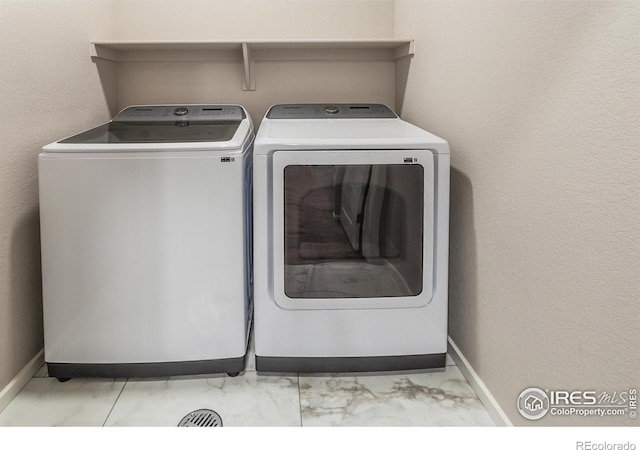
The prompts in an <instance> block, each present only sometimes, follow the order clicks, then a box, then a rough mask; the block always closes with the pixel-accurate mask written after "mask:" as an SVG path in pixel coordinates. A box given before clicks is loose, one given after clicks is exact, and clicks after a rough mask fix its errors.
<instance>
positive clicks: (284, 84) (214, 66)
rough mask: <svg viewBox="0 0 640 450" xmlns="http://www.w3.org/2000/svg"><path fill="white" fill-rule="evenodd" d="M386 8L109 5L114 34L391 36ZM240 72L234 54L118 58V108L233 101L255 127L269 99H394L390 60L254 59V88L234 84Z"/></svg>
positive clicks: (333, 3)
mask: <svg viewBox="0 0 640 450" xmlns="http://www.w3.org/2000/svg"><path fill="white" fill-rule="evenodd" d="M393 10H394V4H393V1H390V0H374V1H370V0H355V1H353V0H350V1H345V0H322V1H309V0H269V1H264V0H243V1H237V0H217V1H211V0H208V1H203V0H182V1H175V0H169V1H166V0H155V1H149V0H127V1H121V2H117V3H116V10H115V11H116V24H117V26H116V27H115V33H114V36H113V39H120V40H154V39H158V40H234V39H257V40H260V39H310V38H313V39H332V38H334V39H336V38H337V39H356V38H364V39H369V38H390V37H393ZM141 18H144V20H141ZM242 71H243V68H242V64H241V61H240V60H239V59H238V60H236V61H232V60H227V61H223V62H211V61H196V62H175V61H170V62H122V63H119V65H118V77H117V98H118V100H117V108H118V109H121V108H124V107H125V106H128V105H131V104H145V103H146V104H149V103H185V102H187V103H188V102H191V103H240V104H242V105H244V106H245V107H246V108H247V109H248V110H249V113H250V115H251V116H252V118H253V121H254V124H255V125H256V126H257V125H259V123H260V121H261V120H262V117H263V116H264V113H265V112H266V110H267V109H268V107H269V106H271V105H272V104H274V103H295V102H336V101H353V102H358V101H378V102H382V103H387V104H393V103H394V82H395V78H394V77H395V74H394V63H393V62H392V61H358V62H351V61H331V62H321V63H319V62H317V61H314V60H313V59H312V60H310V61H295V62H292V61H291V60H287V58H285V60H284V61H277V62H272V61H270V62H265V61H259V62H257V63H256V70H255V73H256V75H255V78H256V90H255V91H243V90H242V89H241V74H242ZM114 113H115V111H114Z"/></svg>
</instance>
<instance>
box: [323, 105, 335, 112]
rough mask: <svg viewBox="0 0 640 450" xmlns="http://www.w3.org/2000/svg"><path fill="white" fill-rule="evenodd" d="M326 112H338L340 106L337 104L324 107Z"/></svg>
mask: <svg viewBox="0 0 640 450" xmlns="http://www.w3.org/2000/svg"><path fill="white" fill-rule="evenodd" d="M324 112H326V113H327V114H337V112H338V107H337V106H336V105H328V106H325V107H324Z"/></svg>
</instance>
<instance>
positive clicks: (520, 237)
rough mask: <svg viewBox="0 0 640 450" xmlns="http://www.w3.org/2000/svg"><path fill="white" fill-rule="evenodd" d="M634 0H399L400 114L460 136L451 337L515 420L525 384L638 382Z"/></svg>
mask: <svg viewBox="0 0 640 450" xmlns="http://www.w3.org/2000/svg"><path fill="white" fill-rule="evenodd" d="M639 6H640V5H639V4H638V3H637V2H564V1H555V2H507V1H500V2H474V1H469V2H467V1H456V2H435V1H434V2H431V1H429V2H413V1H408V0H407V1H405V0H399V1H397V2H396V11H395V24H396V25H395V27H396V35H397V37H403V36H411V37H414V38H415V40H416V43H415V46H416V55H415V57H414V59H413V60H412V61H411V70H410V71H409V76H408V84H407V88H406V93H405V95H404V98H402V99H398V103H400V104H402V105H403V108H402V115H403V117H404V118H405V119H408V120H411V121H413V122H415V123H417V124H419V125H422V126H424V127H425V128H427V129H429V130H431V131H433V132H434V133H436V134H439V135H441V136H442V137H444V138H445V139H448V140H449V142H450V145H451V154H452V173H451V184H452V186H451V226H450V229H451V253H450V254H451V262H450V274H451V278H450V319H449V324H450V330H449V332H450V336H451V337H452V339H453V340H454V341H455V343H456V344H457V345H458V346H459V347H460V349H461V350H462V352H463V354H464V355H465V356H466V358H467V359H468V360H469V361H470V362H471V364H472V365H473V367H474V369H475V370H476V372H477V373H478V374H479V376H480V377H481V379H482V380H483V381H484V383H485V384H486V385H487V386H488V388H489V390H490V391H491V392H492V394H493V395H494V397H495V398H496V399H497V401H498V402H499V404H500V405H501V407H502V408H503V410H504V411H505V412H506V414H507V415H508V416H509V418H510V419H511V421H512V422H513V423H514V424H517V425H533V424H535V425H569V424H582V425H606V424H608V425H611V424H619V425H631V424H632V423H635V424H636V425H637V423H638V422H637V420H636V421H635V422H634V421H631V420H629V419H628V418H627V419H620V418H618V419H615V418H607V419H582V420H581V419H579V418H577V417H575V416H574V417H564V418H557V417H556V418H551V417H549V416H547V417H545V418H543V419H542V420H540V421H538V422H527V421H526V420H525V419H523V418H522V417H520V416H519V414H518V412H517V411H516V407H515V405H516V399H517V397H518V395H519V394H520V392H521V391H522V390H523V389H525V388H527V387H531V386H536V387H541V388H549V389H569V390H574V389H582V390H589V389H593V390H597V391H602V390H607V391H609V392H611V391H616V390H617V391H618V392H619V391H621V390H628V389H629V388H631V387H636V388H637V387H638V384H639V382H640V378H639V376H638V374H640V358H638V356H637V355H638V342H640V332H639V330H640V327H639V326H638V323H639V319H640V303H639V302H638V299H639V298H640V277H639V276H638V274H639V271H638V270H639V267H640V226H639V225H640V202H639V198H640V195H639V194H640V135H639V132H640V117H639V111H640V108H639V107H638V105H640V85H639V83H640V61H639V57H640V53H639V52H638V44H639V42H640V34H639V30H640V9H639Z"/></svg>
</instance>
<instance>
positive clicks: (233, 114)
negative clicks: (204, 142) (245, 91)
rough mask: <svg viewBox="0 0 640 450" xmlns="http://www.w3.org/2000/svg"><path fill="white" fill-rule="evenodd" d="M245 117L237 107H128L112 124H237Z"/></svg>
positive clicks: (241, 109)
mask: <svg viewBox="0 0 640 450" xmlns="http://www.w3.org/2000/svg"><path fill="white" fill-rule="evenodd" d="M245 117H246V115H245V113H244V109H243V108H242V107H240V106H237V105H145V106H130V107H129V108H126V109H124V110H122V111H121V112H120V113H118V115H117V116H115V117H114V118H113V121H112V122H180V121H185V122H227V121H229V122H239V121H241V120H242V119H244V118H245Z"/></svg>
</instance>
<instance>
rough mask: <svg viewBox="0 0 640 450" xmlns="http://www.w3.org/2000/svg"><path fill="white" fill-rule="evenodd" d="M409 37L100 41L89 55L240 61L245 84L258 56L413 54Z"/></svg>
mask: <svg viewBox="0 0 640 450" xmlns="http://www.w3.org/2000/svg"><path fill="white" fill-rule="evenodd" d="M413 54H414V41H413V40H412V39H360V40H357V39H344V40H338V39H307V40H255V41H246V40H242V41H98V42H92V43H91V58H92V59H94V60H95V59H102V60H107V61H113V62H118V63H119V62H140V61H144V62H150V61H163V62H238V63H242V64H243V79H242V88H243V90H254V89H255V70H254V68H255V63H256V61H384V60H387V61H395V60H397V59H399V58H404V57H407V56H413Z"/></svg>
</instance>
